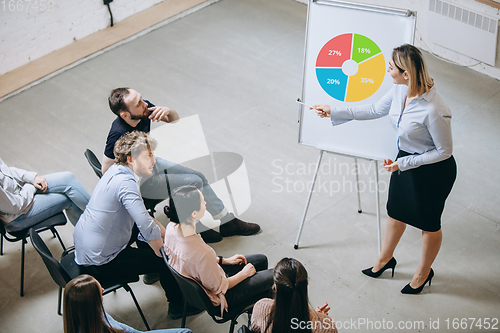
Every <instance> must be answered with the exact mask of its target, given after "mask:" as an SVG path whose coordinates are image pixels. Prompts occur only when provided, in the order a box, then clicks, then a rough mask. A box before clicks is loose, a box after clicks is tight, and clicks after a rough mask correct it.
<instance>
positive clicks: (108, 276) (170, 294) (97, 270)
mask: <svg viewBox="0 0 500 333" xmlns="http://www.w3.org/2000/svg"><path fill="white" fill-rule="evenodd" d="M134 228H135V226H134ZM137 231H138V230H133V233H132V237H131V239H130V242H129V244H128V245H127V247H126V248H125V249H123V250H122V251H121V252H120V253H119V254H118V255H117V256H116V257H115V258H114V259H113V260H111V261H110V262H108V263H107V264H104V265H101V266H81V272H82V273H86V274H90V275H92V276H94V277H95V278H96V279H97V280H102V281H105V280H111V281H113V280H118V279H119V277H127V276H130V275H141V274H148V273H159V274H160V284H161V286H162V288H163V290H164V291H165V296H166V297H167V299H168V301H169V302H170V304H178V305H179V306H182V304H183V302H184V298H183V296H182V293H181V290H180V289H179V285H178V284H177V281H176V280H175V278H174V277H173V275H172V273H170V270H169V269H168V267H167V265H166V264H165V262H164V261H163V258H161V257H158V256H157V255H156V254H155V252H154V251H153V249H152V248H151V247H150V246H149V245H148V244H147V243H144V242H141V241H138V240H137ZM134 241H136V244H137V248H134V247H131V246H130V245H131V244H132V243H134Z"/></svg>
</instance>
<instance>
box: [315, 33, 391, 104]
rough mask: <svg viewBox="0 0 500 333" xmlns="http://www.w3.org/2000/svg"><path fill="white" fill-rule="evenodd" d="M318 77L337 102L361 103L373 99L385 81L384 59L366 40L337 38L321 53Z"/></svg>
mask: <svg viewBox="0 0 500 333" xmlns="http://www.w3.org/2000/svg"><path fill="white" fill-rule="evenodd" d="M316 77H317V79H318V82H319V84H320V85H321V87H322V88H323V90H324V91H325V92H326V93H327V94H328V95H330V96H331V97H333V98H335V99H336V100H339V101H342V102H358V101H362V100H364V99H366V98H368V97H370V96H371V95H373V94H374V93H375V92H376V91H377V90H378V88H380V85H381V84H382V82H383V81H384V77H385V60H384V55H383V54H382V51H381V50H380V48H379V47H378V45H377V44H376V43H375V42H373V41H372V40H371V39H370V38H368V37H366V36H363V35H360V34H355V33H346V34H342V35H338V36H336V37H334V38H332V39H330V40H329V41H328V42H327V43H326V44H325V45H324V46H323V48H322V49H321V51H319V54H318V57H317V59H316Z"/></svg>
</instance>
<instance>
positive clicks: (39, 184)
mask: <svg viewBox="0 0 500 333" xmlns="http://www.w3.org/2000/svg"><path fill="white" fill-rule="evenodd" d="M33 185H34V186H35V187H36V188H37V189H39V190H41V191H42V192H45V191H46V190H47V189H48V188H49V185H48V184H47V180H46V179H45V178H43V177H41V176H35V179H34V180H33Z"/></svg>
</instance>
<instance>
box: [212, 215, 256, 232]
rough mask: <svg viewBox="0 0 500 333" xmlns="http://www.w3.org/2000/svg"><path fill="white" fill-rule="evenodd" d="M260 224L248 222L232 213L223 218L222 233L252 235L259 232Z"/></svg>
mask: <svg viewBox="0 0 500 333" xmlns="http://www.w3.org/2000/svg"><path fill="white" fill-rule="evenodd" d="M259 231H260V226H259V225H258V224H257V223H248V222H244V221H242V220H240V219H239V218H237V217H235V216H234V215H233V214H232V213H229V214H227V215H226V216H224V217H223V218H222V219H221V224H220V233H221V235H222V237H229V236H236V235H241V236H250V235H254V234H256V233H258V232H259Z"/></svg>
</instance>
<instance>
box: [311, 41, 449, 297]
mask: <svg viewBox="0 0 500 333" xmlns="http://www.w3.org/2000/svg"><path fill="white" fill-rule="evenodd" d="M387 71H388V72H389V74H390V75H391V77H392V78H393V80H394V83H395V85H394V86H393V87H392V89H391V90H390V91H389V92H388V93H387V94H386V95H385V96H384V97H383V98H382V99H381V100H380V101H378V102H377V103H375V104H373V105H365V106H357V107H352V108H349V107H338V108H333V109H331V108H330V107H329V106H328V105H325V104H318V105H315V106H314V108H315V109H316V112H317V114H318V115H319V116H320V117H322V118H323V117H331V120H332V124H333V125H338V124H341V123H343V122H346V121H349V120H352V119H356V120H366V119H375V118H379V117H383V116H386V115H389V117H390V119H391V122H392V124H393V126H394V128H395V129H396V131H397V135H398V148H399V153H398V156H397V158H396V161H394V162H393V161H392V160H390V159H388V160H384V168H385V169H386V170H387V171H389V172H392V174H391V181H390V185H389V198H388V201H387V214H388V216H389V217H388V219H387V225H386V232H385V239H384V243H383V245H382V251H381V252H380V255H379V257H378V258H377V261H376V262H375V265H374V266H373V267H370V268H368V269H365V270H363V273H364V274H366V275H368V276H371V277H374V278H376V277H379V276H380V275H381V274H382V273H383V272H384V271H385V270H387V269H389V268H391V269H392V275H393V276H394V268H395V267H396V259H395V258H394V257H393V254H394V250H395V248H396V246H397V245H398V243H399V240H400V239H401V236H402V235H403V233H404V231H405V229H406V225H407V224H409V225H412V226H414V227H416V228H418V229H421V230H422V243H423V244H422V258H421V261H420V265H419V266H418V268H417V271H416V272H415V275H413V279H412V280H411V282H410V283H408V284H407V285H406V286H405V287H404V288H403V289H402V290H401V292H402V293H403V294H418V293H420V292H421V291H422V289H423V288H424V285H425V284H426V283H427V281H429V285H430V284H431V280H432V277H433V276H434V271H433V270H432V268H431V265H432V263H433V262H434V259H435V258H436V256H437V254H438V252H439V248H440V247H441V241H442V237H443V236H442V232H441V214H442V212H443V209H444V204H445V201H446V198H447V197H448V194H449V193H450V191H451V188H452V187H453V183H454V182H455V178H456V173H457V169H456V164H455V159H454V158H453V156H452V149H453V142H452V137H451V125H450V121H451V113H450V109H449V108H448V106H447V105H446V104H445V103H444V101H443V99H442V98H441V96H440V95H439V94H438V93H437V91H436V88H435V87H434V80H433V79H432V78H431V77H430V76H429V74H428V73H427V69H426V67H425V63H424V59H423V58H422V53H421V52H420V51H419V50H418V49H417V48H416V47H414V46H412V45H408V44H404V45H402V46H400V47H397V48H395V49H394V50H393V53H392V58H391V60H390V62H389V67H388V68H387Z"/></svg>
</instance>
